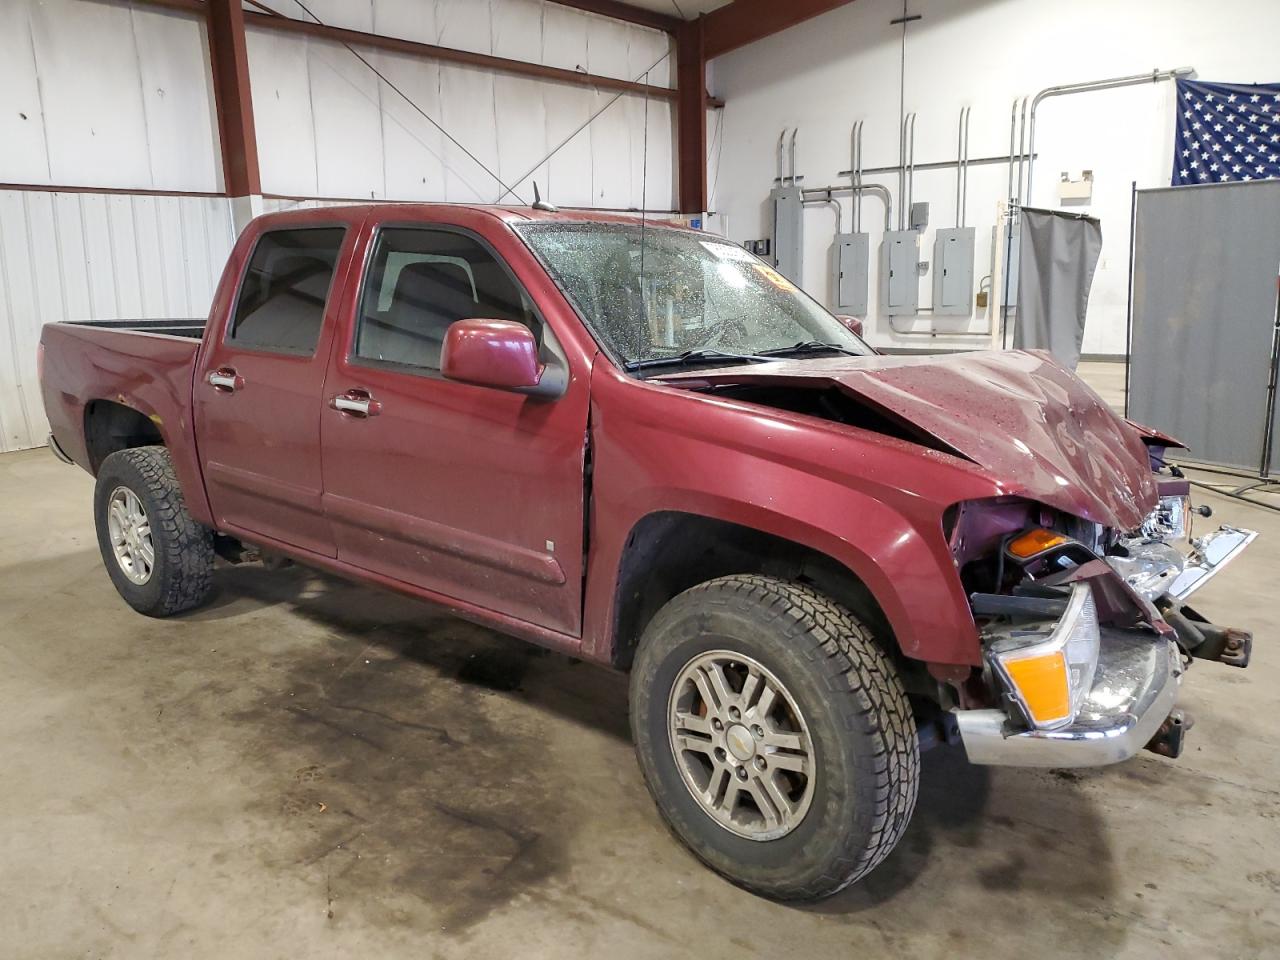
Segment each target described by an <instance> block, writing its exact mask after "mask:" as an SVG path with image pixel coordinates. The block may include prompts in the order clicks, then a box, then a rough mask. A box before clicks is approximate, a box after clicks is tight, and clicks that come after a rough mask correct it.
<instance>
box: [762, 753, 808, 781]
mask: <svg viewBox="0 0 1280 960" xmlns="http://www.w3.org/2000/svg"><path fill="white" fill-rule="evenodd" d="M766 756H767V758H768V763H769V766H770V768H772V769H774V770H790V771H791V772H792V773H803V774H804V775H805V776H806V777H807V776H809V755H808V754H805V753H770V754H767V755H766Z"/></svg>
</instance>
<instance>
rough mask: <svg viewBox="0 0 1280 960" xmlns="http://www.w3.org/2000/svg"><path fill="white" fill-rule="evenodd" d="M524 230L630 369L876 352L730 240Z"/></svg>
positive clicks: (628, 228)
mask: <svg viewBox="0 0 1280 960" xmlns="http://www.w3.org/2000/svg"><path fill="white" fill-rule="evenodd" d="M517 230H518V231H519V233H520V235H521V236H522V237H523V238H524V240H525V241H526V242H527V243H528V244H529V246H530V247H532V248H533V250H534V252H535V253H536V254H537V255H538V256H539V257H540V258H541V260H542V262H543V263H544V264H545V265H546V267H547V268H548V269H549V270H550V272H551V275H552V276H553V277H554V278H555V279H556V281H557V282H558V283H559V284H560V286H561V287H562V288H563V289H564V290H565V292H566V293H568V295H569V297H570V299H571V300H572V301H573V303H574V305H575V306H576V307H577V308H578V310H579V312H580V313H581V314H582V316H583V319H584V320H585V321H586V322H587V324H588V325H589V326H590V327H591V328H592V330H593V331H594V332H595V334H596V336H597V337H598V338H599V339H600V340H601V341H602V342H603V344H604V346H605V347H606V348H607V349H608V350H609V351H610V352H612V354H613V355H614V356H615V357H616V358H618V359H620V360H621V361H622V363H623V364H624V366H626V368H627V369H629V370H641V369H648V368H653V367H667V366H685V365H694V364H700V365H703V366H706V365H711V364H719V365H721V366H723V365H725V364H726V363H727V362H730V361H731V362H733V363H743V362H746V363H753V362H760V361H762V360H774V359H778V358H780V357H788V358H791V357H808V356H812V357H822V356H828V357H829V356H834V355H838V354H853V355H857V356H863V355H867V354H870V353H871V352H872V351H871V349H870V348H869V347H868V346H867V345H866V344H865V343H863V342H862V341H861V340H860V339H859V338H858V337H857V336H855V335H854V334H853V333H852V332H851V331H850V330H849V329H848V328H847V327H845V326H844V324H842V323H841V322H840V321H839V320H837V319H836V318H835V317H833V316H832V315H831V314H830V313H828V312H827V311H826V310H824V309H823V308H822V307H821V306H819V305H818V304H817V303H816V302H815V301H814V300H813V299H812V298H810V297H809V296H808V295H807V294H805V293H804V292H803V291H802V290H800V289H799V288H797V287H796V286H795V285H794V284H793V283H791V281H789V280H787V279H786V278H785V277H784V276H782V274H780V273H778V272H777V271H776V270H774V269H773V268H772V267H771V266H769V265H768V264H766V263H765V262H764V261H762V260H760V259H758V258H756V257H755V256H753V255H751V254H750V253H748V252H747V251H746V250H744V249H742V248H741V247H738V246H736V245H734V244H732V243H729V242H728V241H725V240H720V239H718V238H715V237H710V236H707V235H705V234H699V233H694V232H691V231H679V230H671V229H665V228H661V227H659V228H654V227H648V228H644V229H642V228H641V227H640V226H639V225H638V224H635V225H632V224H600V223H581V224H576V223H575V224H563V223H560V224H521V225H520V226H518V227H517Z"/></svg>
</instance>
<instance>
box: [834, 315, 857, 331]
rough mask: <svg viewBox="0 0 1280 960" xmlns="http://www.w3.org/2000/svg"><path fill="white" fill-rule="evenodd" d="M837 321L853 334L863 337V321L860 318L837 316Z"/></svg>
mask: <svg viewBox="0 0 1280 960" xmlns="http://www.w3.org/2000/svg"><path fill="white" fill-rule="evenodd" d="M836 319H837V320H839V321H840V322H841V323H842V324H844V325H845V327H847V328H848V329H849V330H850V331H851V332H852V333H855V334H857V335H858V336H859V337H860V336H862V320H861V319H860V318H858V317H846V316H840V315H839V314H837V315H836Z"/></svg>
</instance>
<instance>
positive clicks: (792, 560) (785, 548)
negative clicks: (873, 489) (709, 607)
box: [611, 510, 905, 670]
mask: <svg viewBox="0 0 1280 960" xmlns="http://www.w3.org/2000/svg"><path fill="white" fill-rule="evenodd" d="M732 574H762V575H765V576H771V577H776V578H778V579H781V580H790V581H795V582H798V583H806V584H809V585H810V586H812V587H814V588H815V589H817V590H819V591H821V592H822V593H825V594H826V595H827V596H829V597H831V599H833V600H835V601H836V602H837V603H839V604H841V605H842V606H844V607H846V608H848V609H849V610H851V611H852V612H853V613H855V614H856V615H857V616H858V617H859V618H860V619H863V620H864V622H866V623H867V625H868V626H869V627H870V628H871V629H872V631H873V632H874V633H875V634H876V636H877V637H878V638H880V640H881V642H882V643H884V644H885V649H886V650H887V651H888V652H890V653H891V654H892V655H893V656H894V657H895V659H897V658H900V657H901V654H900V651H899V649H898V644H897V643H896V642H894V632H893V628H892V625H891V624H890V622H889V618H888V616H887V615H886V614H885V611H884V608H883V606H882V605H881V603H880V601H879V600H878V599H877V597H876V596H875V594H874V592H873V591H872V590H871V588H870V587H869V586H868V585H867V584H866V583H865V581H864V580H863V579H862V578H861V577H859V576H858V575H857V573H855V572H854V571H853V570H852V569H850V568H849V567H848V566H847V565H845V564H844V563H842V562H840V561H839V560H837V559H835V558H834V557H832V556H830V555H829V554H827V553H824V552H823V551H821V550H819V549H817V548H816V547H813V546H810V545H808V544H805V543H801V542H799V541H796V540H790V539H787V538H785V537H781V536H778V535H776V534H772V533H769V532H766V531H763V530H759V529H756V528H754V527H750V526H746V525H743V524H738V523H734V522H732V521H728V520H723V519H719V518H717V517H712V516H707V515H703V514H696V513H688V512H684V511H678V510H662V511H657V512H654V513H649V514H647V515H645V516H643V517H641V518H640V519H639V521H637V522H636V524H635V525H634V526H633V527H632V529H631V531H630V534H629V535H628V537H627V540H626V545H625V547H624V549H623V553H622V558H621V562H620V563H619V567H618V577H617V589H616V591H615V594H614V608H613V622H612V624H611V626H612V633H613V638H614V643H613V649H612V655H611V659H612V662H613V665H614V666H616V667H618V668H620V669H624V670H626V669H630V666H631V662H632V660H633V659H634V657H635V652H636V648H637V646H638V645H639V639H640V636H641V634H642V633H643V632H644V629H645V627H646V626H647V625H648V623H649V621H650V620H652V619H653V616H654V614H656V613H657V612H658V610H659V609H661V608H662V606H663V605H664V604H666V603H667V602H668V601H669V600H671V599H672V598H673V597H675V596H677V595H678V594H680V593H683V592H684V591H685V590H688V589H689V588H690V587H694V586H697V585H698V584H700V583H705V582H706V581H708V580H714V579H716V578H717V577H723V576H729V575H732ZM903 659H905V658H903Z"/></svg>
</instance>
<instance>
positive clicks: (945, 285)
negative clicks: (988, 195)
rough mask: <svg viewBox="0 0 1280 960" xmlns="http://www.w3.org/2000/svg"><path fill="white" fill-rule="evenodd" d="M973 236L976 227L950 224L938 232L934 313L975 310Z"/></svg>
mask: <svg viewBox="0 0 1280 960" xmlns="http://www.w3.org/2000/svg"><path fill="white" fill-rule="evenodd" d="M973 239H974V231H973V227H948V228H946V229H941V230H938V231H937V232H936V233H935V234H934V237H933V313H934V316H966V317H967V316H969V315H970V314H971V313H973Z"/></svg>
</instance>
